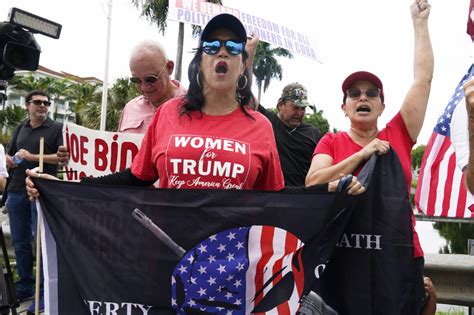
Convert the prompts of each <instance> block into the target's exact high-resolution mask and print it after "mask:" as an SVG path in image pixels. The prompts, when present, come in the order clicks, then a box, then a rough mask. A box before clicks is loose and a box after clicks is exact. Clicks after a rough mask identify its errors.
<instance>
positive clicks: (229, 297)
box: [225, 292, 233, 300]
mask: <svg viewBox="0 0 474 315" xmlns="http://www.w3.org/2000/svg"><path fill="white" fill-rule="evenodd" d="M232 297H233V295H232V293H230V292H227V293H226V294H225V298H226V299H228V300H229V299H231V298H232Z"/></svg>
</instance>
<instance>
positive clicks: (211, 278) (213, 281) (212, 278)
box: [207, 277, 216, 286]
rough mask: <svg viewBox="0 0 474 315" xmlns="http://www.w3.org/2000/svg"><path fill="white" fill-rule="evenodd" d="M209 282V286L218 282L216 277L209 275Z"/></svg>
mask: <svg viewBox="0 0 474 315" xmlns="http://www.w3.org/2000/svg"><path fill="white" fill-rule="evenodd" d="M207 283H209V286H211V285H213V284H216V278H214V277H209V279H208V280H207Z"/></svg>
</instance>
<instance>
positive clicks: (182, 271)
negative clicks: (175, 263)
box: [178, 265, 188, 274]
mask: <svg viewBox="0 0 474 315" xmlns="http://www.w3.org/2000/svg"><path fill="white" fill-rule="evenodd" d="M178 270H179V272H181V274H183V273H185V272H188V270H187V268H186V266H183V265H181V266H180V267H179V268H178Z"/></svg>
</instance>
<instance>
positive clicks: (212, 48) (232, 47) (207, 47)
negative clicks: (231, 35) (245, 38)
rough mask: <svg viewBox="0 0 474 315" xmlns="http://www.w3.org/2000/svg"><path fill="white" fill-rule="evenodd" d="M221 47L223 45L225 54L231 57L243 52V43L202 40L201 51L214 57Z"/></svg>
mask: <svg viewBox="0 0 474 315" xmlns="http://www.w3.org/2000/svg"><path fill="white" fill-rule="evenodd" d="M222 45H224V47H225V49H226V50H227V52H228V53H229V54H231V55H234V56H237V55H239V54H241V53H242V51H244V43H238V42H234V41H233V40H230V39H228V40H217V39H216V40H210V41H207V40H204V41H202V44H201V46H202V50H203V51H204V52H205V53H206V54H208V55H215V54H217V53H218V52H219V50H220V49H221V47H222Z"/></svg>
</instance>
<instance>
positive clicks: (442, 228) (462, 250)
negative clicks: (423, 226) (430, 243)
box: [433, 222, 474, 254]
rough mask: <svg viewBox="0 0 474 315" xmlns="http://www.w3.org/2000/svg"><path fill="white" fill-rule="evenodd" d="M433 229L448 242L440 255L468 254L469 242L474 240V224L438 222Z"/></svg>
mask: <svg viewBox="0 0 474 315" xmlns="http://www.w3.org/2000/svg"><path fill="white" fill-rule="evenodd" d="M433 227H434V228H435V229H436V230H438V232H439V235H441V236H442V237H444V238H445V239H446V241H447V245H446V246H445V247H443V248H441V249H440V253H443V254H467V240H468V239H474V224H469V223H448V222H436V223H434V224H433Z"/></svg>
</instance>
